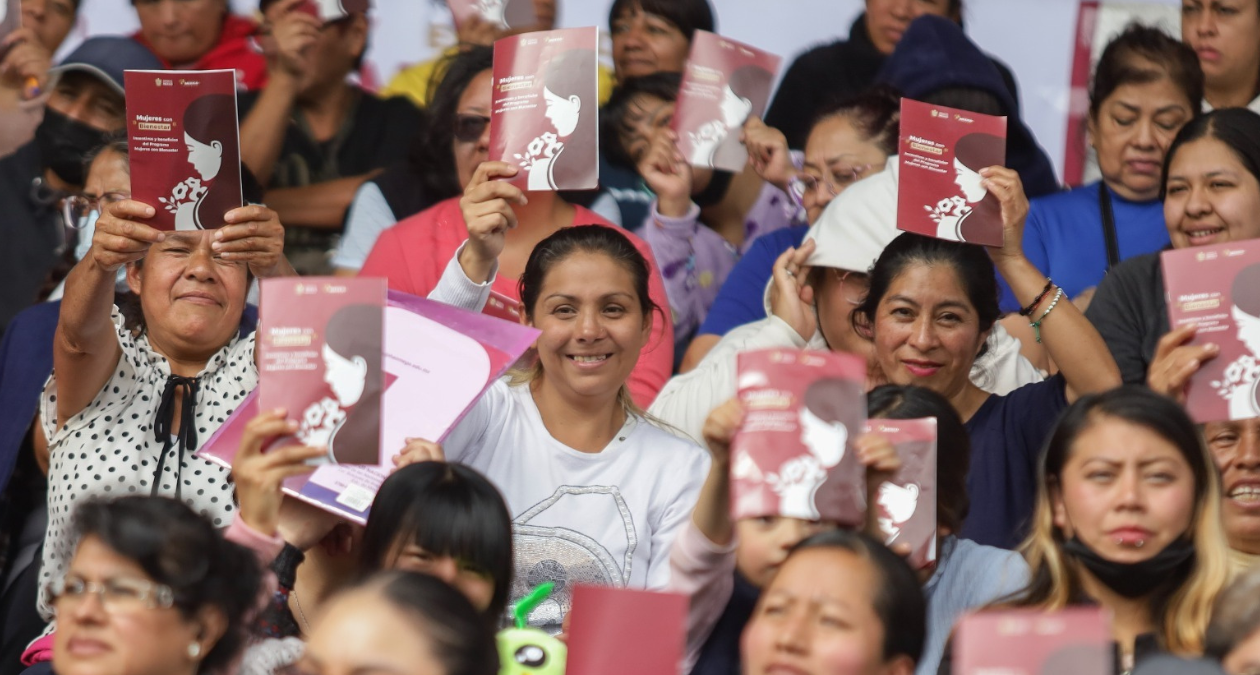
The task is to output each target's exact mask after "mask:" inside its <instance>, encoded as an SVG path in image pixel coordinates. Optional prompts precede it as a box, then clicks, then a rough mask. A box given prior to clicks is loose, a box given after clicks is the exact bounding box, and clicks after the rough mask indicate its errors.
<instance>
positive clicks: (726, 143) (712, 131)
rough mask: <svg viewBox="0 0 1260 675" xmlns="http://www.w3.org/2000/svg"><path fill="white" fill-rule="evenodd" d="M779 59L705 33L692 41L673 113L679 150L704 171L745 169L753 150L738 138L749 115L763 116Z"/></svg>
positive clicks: (747, 46) (699, 32)
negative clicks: (704, 169)
mask: <svg viewBox="0 0 1260 675" xmlns="http://www.w3.org/2000/svg"><path fill="white" fill-rule="evenodd" d="M779 62H780V59H779V57H778V56H775V55H774V54H770V53H768V52H764V51H761V50H760V49H757V48H756V47H751V46H749V45H746V44H744V43H742V42H736V41H735V40H731V39H729V38H724V37H722V36H720V35H714V34H713V33H709V32H706V31H702V30H698V31H696V36H695V37H694V38H693V39H692V41H691V54H690V56H688V58H687V69H686V70H685V71H683V78H682V84H681V86H680V87H679V89H678V103H677V105H676V106H675V109H674V124H673V126H674V131H675V132H677V134H678V150H679V152H680V153H682V156H683V157H686V158H687V161H688V162H689V163H690V164H692V165H694V166H699V167H705V168H711V169H722V170H724V171H733V172H738V171H743V169H744V165H745V164H747V162H748V150H747V149H745V148H744V144H743V143H741V142H740V140H739V137H740V133H741V130H742V128H743V126H744V122H745V121H747V120H748V118H749V117H761V115H762V114H763V113H764V112H765V110H766V104H767V103H768V102H769V100H770V90H771V89H772V88H773V87H774V78H775V75H776V74H777V73H778V71H779Z"/></svg>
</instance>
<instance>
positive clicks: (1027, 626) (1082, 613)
mask: <svg viewBox="0 0 1260 675" xmlns="http://www.w3.org/2000/svg"><path fill="white" fill-rule="evenodd" d="M1110 624H1111V621H1110V618H1109V617H1108V614H1107V612H1106V610H1104V609H1102V608H1101V607H1072V608H1068V609H1063V610H1059V611H1057V612H1046V611H1042V610H1039V609H1010V610H989V611H981V612H976V613H974V614H968V615H967V616H964V617H963V618H961V619H959V621H958V623H957V625H956V626H955V628H954V664H953V665H954V670H953V672H955V673H957V674H958V675H990V674H991V673H1001V674H1002V675H1042V673H1047V674H1049V673H1054V674H1055V675H1058V674H1059V673H1071V675H1112V673H1114V672H1115V671H1114V669H1115V656H1114V653H1113V647H1112V641H1111V625H1110Z"/></svg>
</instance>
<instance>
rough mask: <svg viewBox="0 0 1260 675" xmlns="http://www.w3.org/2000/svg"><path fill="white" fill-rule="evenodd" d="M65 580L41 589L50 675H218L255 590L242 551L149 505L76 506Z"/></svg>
mask: <svg viewBox="0 0 1260 675" xmlns="http://www.w3.org/2000/svg"><path fill="white" fill-rule="evenodd" d="M74 529H75V533H76V535H77V536H78V544H77V545H76V546H75V549H74V555H73V557H72V558H71V560H70V561H69V564H68V565H67V567H66V570H65V574H61V575H58V576H56V577H55V578H54V579H53V580H52V581H51V582H50V583H49V589H50V590H49V599H50V601H51V603H52V606H53V608H54V609H55V610H56V612H57V623H58V629H57V635H56V638H55V639H54V641H53V646H52V667H53V669H54V671H55V672H57V673H58V674H59V675H207V674H209V673H221V672H226V671H228V669H230V668H231V667H232V665H233V664H234V663H235V662H236V660H237V657H238V656H239V654H240V651H241V649H243V648H244V646H245V643H246V640H247V637H248V623H247V622H248V617H249V615H250V614H252V613H253V611H254V609H255V608H256V606H257V604H258V600H259V593H260V591H261V590H262V571H261V569H260V568H259V564H258V561H257V560H256V559H255V557H254V555H253V554H252V553H250V551H249V550H247V549H245V548H243V547H241V546H237V545H236V544H233V543H231V542H228V541H225V540H224V539H223V537H222V535H221V534H220V533H219V532H217V531H216V530H215V528H214V526H213V525H211V524H210V522H209V521H208V520H206V519H205V518H204V517H201V516H198V515H197V514H196V513H194V512H193V510H192V509H190V508H188V506H186V505H184V504H182V503H180V502H177V501H175V500H172V499H165V498H159V497H140V496H132V497H119V498H118V499H116V500H113V501H107V500H102V501H95V500H93V501H88V502H84V503H83V504H82V505H80V506H79V508H78V509H77V510H76V511H75V515H74Z"/></svg>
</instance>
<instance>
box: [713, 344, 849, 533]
mask: <svg viewBox="0 0 1260 675" xmlns="http://www.w3.org/2000/svg"><path fill="white" fill-rule="evenodd" d="M738 361H739V366H738V368H739V376H738V387H739V400H740V403H742V404H743V406H744V422H743V426H741V427H740V429H739V432H738V433H736V435H735V440H734V442H733V443H732V444H731V510H732V515H733V516H734V517H735V518H736V519H740V518H756V517H760V516H771V515H780V516H787V517H789V518H800V519H802V520H819V519H822V520H830V521H835V522H838V523H841V524H843V525H848V526H856V525H859V524H861V523H862V522H863V519H864V517H865V515H866V473H865V470H864V469H863V468H862V464H861V462H859V461H858V458H857V450H856V449H855V448H854V445H853V442H854V440H855V439H856V438H857V436H858V435H859V434H861V433H862V425H863V424H864V423H865V422H866V362H865V361H864V360H863V359H861V358H859V357H856V356H853V355H852V354H842V353H840V352H820V351H802V350H799V349H763V350H759V351H751V352H744V353H742V354H740V355H739V358H738Z"/></svg>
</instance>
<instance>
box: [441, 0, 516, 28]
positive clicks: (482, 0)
mask: <svg viewBox="0 0 1260 675" xmlns="http://www.w3.org/2000/svg"><path fill="white" fill-rule="evenodd" d="M446 6H447V8H449V9H450V10H451V17H452V18H454V19H455V29H456V30H459V27H460V26H462V25H464V23H465V22H466V21H469V20H471V19H472V18H474V17H476V18H478V19H481V20H482V21H484V22H486V23H488V24H490V25H492V26H498V27H499V30H511V29H513V28H527V27H529V26H533V25H534V24H536V23H537V22H538V17H537V15H536V14H535V13H534V0H446Z"/></svg>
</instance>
